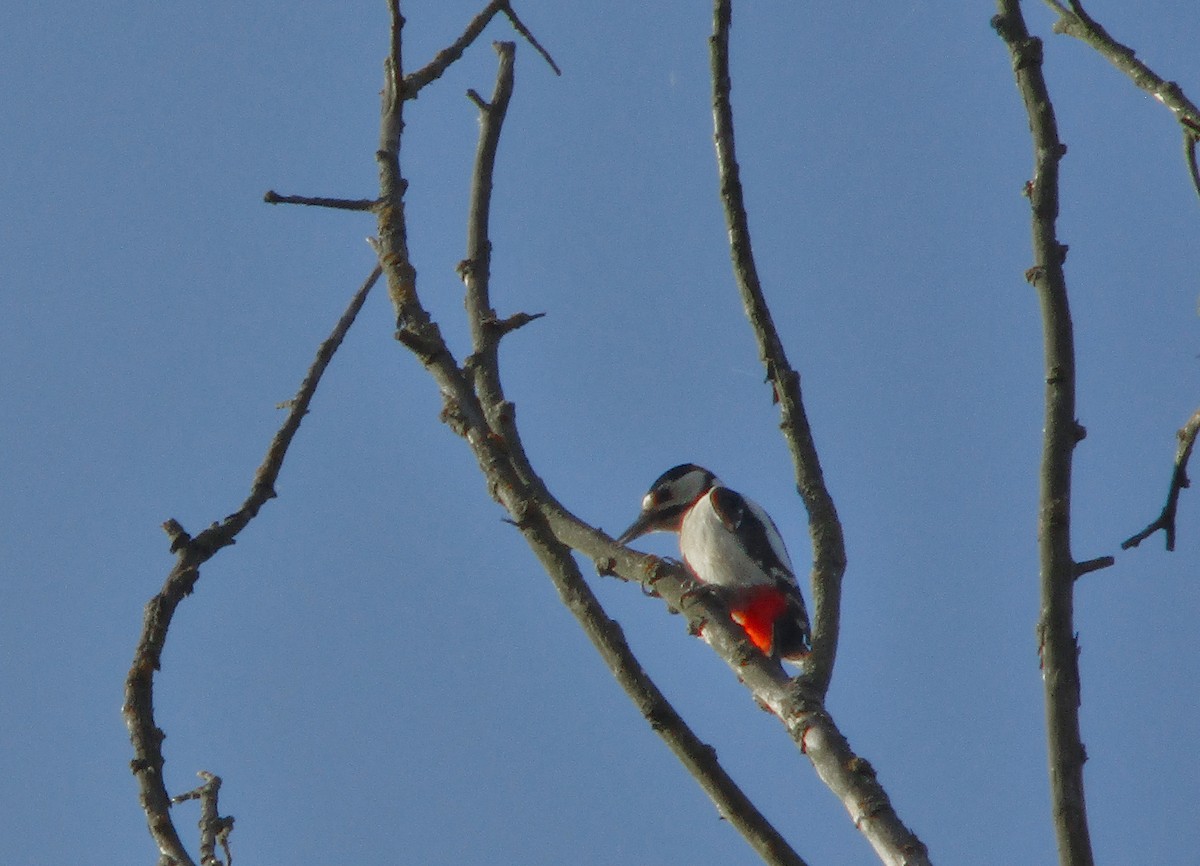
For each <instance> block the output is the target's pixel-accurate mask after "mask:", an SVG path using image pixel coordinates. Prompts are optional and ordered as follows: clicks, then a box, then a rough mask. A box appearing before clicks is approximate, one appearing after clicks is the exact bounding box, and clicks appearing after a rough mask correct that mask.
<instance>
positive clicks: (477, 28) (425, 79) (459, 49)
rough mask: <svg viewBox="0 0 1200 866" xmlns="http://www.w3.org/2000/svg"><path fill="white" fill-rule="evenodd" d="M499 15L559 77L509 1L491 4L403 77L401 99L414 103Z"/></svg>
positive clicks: (559, 71)
mask: <svg viewBox="0 0 1200 866" xmlns="http://www.w3.org/2000/svg"><path fill="white" fill-rule="evenodd" d="M500 12H503V13H504V15H505V17H507V18H508V20H509V23H511V24H512V26H513V29H514V30H516V31H517V32H518V33H520V34H521V36H523V37H524V38H525V39H526V40H527V41H528V42H529V44H530V45H532V46H533V47H534V49H535V50H536V51H537V52H538V53H539V54H541V55H542V57H543V58H544V59H545V61H546V63H548V64H549V66H550V68H551V69H553V70H554V74H555V75H562V70H561V69H559V68H558V64H557V63H555V62H554V58H553V57H551V56H550V54H549V52H547V51H546V49H545V48H543V47H542V46H541V44H540V43H539V42H538V41H537V39H535V38H534V36H533V34H532V33H530V32H529V28H527V27H526V26H525V25H524V24H523V23H522V21H521V19H520V18H518V17H517V13H516V10H514V9H513V8H512V4H511V3H510V2H509V0H491V2H490V3H488V5H487V6H485V7H484V8H483V11H482V12H480V13H479V14H478V15H476V16H475V17H474V18H472V19H471V23H469V24H468V25H467V29H466V30H464V31H463V34H462V35H461V36H459V37H458V38H457V39H456V40H454V42H452V43H451V44H450V45H448V46H447V47H446V48H443V49H442V50H441V51H439V52H438V53H437V55H436V56H434V58H433V60H431V61H429V63H427V64H425V65H424V66H422V67H421V68H420V69H418V70H417V71H416V72H413V73H411V74H410V75H406V76H405V77H404V98H405V99H416V98H417V94H418V93H420V92H421V90H422V88H424V87H425V85H427V84H430V83H432V82H434V81H436V80H437V79H439V78H441V77H442V75H443V74H444V73H445V72H446V70H447V69H449V68H450V66H451V65H452V64H453V63H454V62H455V61H456V60H458V59H459V58H460V57H462V56H463V52H464V51H466V50H467V49H468V48H470V47H471V44H472V43H473V42H474V41H475V40H476V39H478V38H479V34H480V33H482V32H483V30H484V28H485V27H487V26H488V24H490V23H491V20H492V19H493V18H495V17H496V15H497V14H498V13H500Z"/></svg>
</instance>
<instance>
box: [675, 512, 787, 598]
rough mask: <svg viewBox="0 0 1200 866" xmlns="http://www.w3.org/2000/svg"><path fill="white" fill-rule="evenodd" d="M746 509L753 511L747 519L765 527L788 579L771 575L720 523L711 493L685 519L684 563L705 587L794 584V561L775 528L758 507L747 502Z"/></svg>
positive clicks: (681, 542)
mask: <svg viewBox="0 0 1200 866" xmlns="http://www.w3.org/2000/svg"><path fill="white" fill-rule="evenodd" d="M746 505H747V506H748V510H749V511H750V514H749V515H747V518H746V519H752V520H758V521H760V522H761V523H762V524H763V526H764V527H765V529H766V534H767V538H768V540H769V542H770V545H771V549H772V551H773V552H774V554H775V558H776V559H778V560H779V562H780V564H781V565H782V566H783V567H784V568H785V569H786V570H787V574H786V575H776V576H772V575H769V574H768V573H767V572H765V571H764V570H763V569H762V567H761V566H760V565H759V564H758V563H757V562H755V560H754V559H752V558H751V557H750V556H749V555H748V554H747V552H746V549H745V547H744V545H743V544H742V542H741V540H740V539H739V538H738V536H737V533H736V532H734V531H731V530H730V529H729V528H728V527H727V526H726V525H725V524H724V523H723V522H722V521H721V518H720V516H719V515H718V514H717V512H716V510H715V509H714V507H713V503H712V492H711V491H710V492H709V493H707V494H705V495H704V496H703V497H702V498H701V499H700V501H699V502H697V503H696V505H695V506H693V507H692V508H691V509H690V510H689V511H688V512H687V514H685V515H684V518H683V525H682V526H681V527H680V530H679V550H680V553H682V554H683V559H684V562H686V563H687V565H688V567H689V568H690V569H691V570H692V572H693V573H694V574H695V575H696V577H698V578H699V579H700V580H702V581H703V582H704V583H712V584H716V585H717V586H725V587H738V586H754V585H758V584H769V583H774V582H775V580H776V578H777V577H783V578H784V579H787V580H790V581H791V582H795V577H794V576H793V575H794V571H793V569H792V564H791V561H790V560H789V559H788V554H787V550H786V549H785V548H784V546H783V539H781V538H780V537H779V532H778V530H776V529H775V524H774V523H772V522H771V518H770V517H768V516H767V514H766V512H764V511H763V510H762V508H760V507H759V506H758V505H757V504H756V503H754V502H751V501H750V500H746Z"/></svg>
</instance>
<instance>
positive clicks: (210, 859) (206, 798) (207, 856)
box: [171, 770, 234, 866]
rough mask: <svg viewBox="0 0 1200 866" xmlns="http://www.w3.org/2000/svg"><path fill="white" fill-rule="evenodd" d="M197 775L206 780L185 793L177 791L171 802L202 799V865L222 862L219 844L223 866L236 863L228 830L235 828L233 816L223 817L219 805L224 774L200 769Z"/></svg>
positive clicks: (206, 865)
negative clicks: (223, 854)
mask: <svg viewBox="0 0 1200 866" xmlns="http://www.w3.org/2000/svg"><path fill="white" fill-rule="evenodd" d="M196 775H197V776H199V777H200V778H201V779H203V780H204V784H202V785H200V787H198V788H193V789H192V790H191V791H187V792H186V793H183V794H176V795H175V796H174V797H172V798H171V803H172V804H176V803H183V802H185V801H187V800H199V801H200V821H199V824H200V866H221V861H220V860H218V859H217V844H218V843H220V845H221V847H222V849H224V851H225V864H224V866H233V855H232V854H230V852H229V832H230V831H231V830H232V829H233V823H234V819H233V816H231V815H226V816H225V817H224V818H222V817H221V815H220V812H219V810H218V808H217V798H218V794H219V793H220V790H221V777H220V776H216V775H214V774H212V773H210V772H208V771H207V770H201V771H200V772H199V773H197V774H196Z"/></svg>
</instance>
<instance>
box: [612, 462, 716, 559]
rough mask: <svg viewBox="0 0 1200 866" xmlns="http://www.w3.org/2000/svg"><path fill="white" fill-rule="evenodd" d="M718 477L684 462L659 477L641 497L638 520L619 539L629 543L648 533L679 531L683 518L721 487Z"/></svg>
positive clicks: (619, 541)
mask: <svg viewBox="0 0 1200 866" xmlns="http://www.w3.org/2000/svg"><path fill="white" fill-rule="evenodd" d="M720 483H721V482H720V481H719V480H718V479H717V476H715V475H713V474H712V473H711V472H709V471H708V470H707V469H705V468H704V467H702V466H697V465H696V464H695V463H684V464H681V465H679V466H676V467H675V468H673V469H668V470H667V471H666V472H664V473H663V474H662V475H660V476H658V480H656V481H655V482H654V483H653V484H651V485H650V490H649V491H648V492H647V493H646V495H645V496H644V497H642V511H641V513H640V514H638V518H637V520H635V521H633V523H632V524H631V525H630V527H629V528H628V529H626V530H625V531H624V532H622V533H621V534H620V535H619V536H618V537H617V543H618V544H628V543H629V542H631V541H633V539H635V538H638V537H640V536H643V535H646V534H647V533H649V532H678V531H679V524H680V522H681V521H682V520H683V515H684V514H685V513H686V512H687V510H688V509H689V508H691V507H692V505H694V504H695V502H696V500H698V499H699V498H700V497H701V496H703V495H704V494H705V493H707V492H708V491H709V490H711V489H712V488H713V487H717V486H719V485H720Z"/></svg>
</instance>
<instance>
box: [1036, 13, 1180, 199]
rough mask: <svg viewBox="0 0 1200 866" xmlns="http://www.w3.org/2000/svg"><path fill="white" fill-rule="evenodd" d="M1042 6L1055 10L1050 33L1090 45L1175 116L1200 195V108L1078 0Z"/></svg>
mask: <svg viewBox="0 0 1200 866" xmlns="http://www.w3.org/2000/svg"><path fill="white" fill-rule="evenodd" d="M1045 2H1046V5H1048V6H1049V7H1050V8H1051V9H1053V10H1054V11H1055V12H1057V13H1058V20H1057V21H1056V22H1055V23H1054V32H1056V33H1065V34H1066V35H1068V36H1072V37H1074V38H1076V39H1078V40H1080V41H1081V42H1085V43H1086V44H1088V45H1090V46H1091V47H1092V48H1094V49H1095V50H1096V51H1097V52H1098V53H1099V54H1100V55H1101V56H1102V57H1104V58H1105V59H1106V60H1108V62H1109V63H1111V64H1112V65H1113V66H1115V67H1117V69H1119V70H1121V72H1123V73H1125V75H1127V76H1128V77H1129V78H1130V80H1132V81H1133V83H1134V84H1136V85H1137V86H1138V87H1140V88H1141V89H1142V90H1144V91H1146V92H1147V93H1149V94H1150V95H1151V96H1153V97H1154V98H1155V99H1157V100H1158V101H1159V102H1161V103H1162V104H1163V105H1165V106H1166V107H1167V108H1169V109H1170V110H1171V113H1172V114H1174V115H1175V120H1176V121H1178V123H1179V125H1180V126H1182V127H1183V136H1184V157H1185V161H1186V164H1187V168H1188V174H1189V175H1190V176H1191V179H1192V187H1193V188H1194V189H1195V190H1196V194H1197V195H1198V196H1200V171H1198V170H1197V167H1196V155H1195V147H1196V138H1197V136H1200V108H1197V107H1196V104H1195V103H1193V102H1192V101H1191V100H1190V99H1188V98H1187V97H1186V96H1185V95H1184V93H1183V90H1182V89H1181V88H1180V87H1179V85H1178V84H1176V83H1175V82H1174V81H1167V80H1165V79H1163V78H1161V77H1160V76H1159V75H1158V74H1157V73H1155V72H1154V70H1152V69H1151V68H1150V67H1149V66H1147V65H1146V64H1145V63H1142V61H1140V60H1138V59H1137V52H1135V51H1134V50H1133V49H1132V48H1130V47H1129V46H1128V45H1124V44H1122V43H1120V42H1118V41H1117V40H1116V39H1113V37H1112V36H1111V35H1109V33H1108V31H1107V30H1105V29H1104V28H1103V27H1102V26H1100V23H1099V22H1097V21H1096V19H1094V18H1092V16H1090V15H1089V14H1088V13H1087V11H1086V10H1085V9H1084V8H1083V3H1082V2H1081V0H1070V5H1069V7H1068V6H1064V5H1063V4H1062V2H1061V0H1045Z"/></svg>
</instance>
